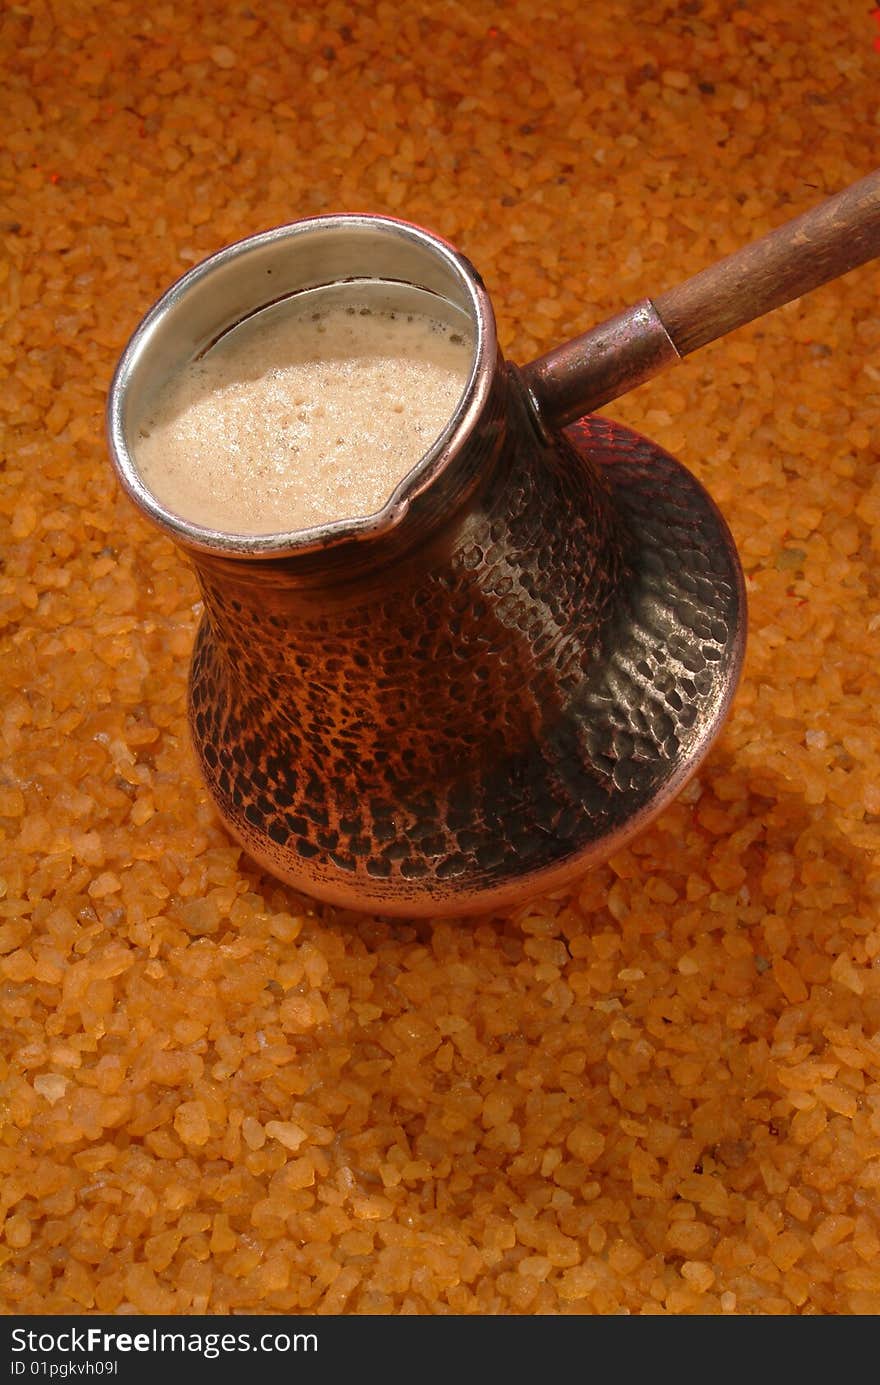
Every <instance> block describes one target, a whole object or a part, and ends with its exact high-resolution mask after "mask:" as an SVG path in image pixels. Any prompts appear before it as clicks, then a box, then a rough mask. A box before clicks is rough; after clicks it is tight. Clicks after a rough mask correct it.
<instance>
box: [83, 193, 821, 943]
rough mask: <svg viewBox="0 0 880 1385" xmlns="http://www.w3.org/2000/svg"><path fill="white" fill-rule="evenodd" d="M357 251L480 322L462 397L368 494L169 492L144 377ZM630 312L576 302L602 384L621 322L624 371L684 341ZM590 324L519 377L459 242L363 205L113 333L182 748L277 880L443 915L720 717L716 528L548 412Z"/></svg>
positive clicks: (245, 257) (633, 801)
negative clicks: (182, 678)
mask: <svg viewBox="0 0 880 1385" xmlns="http://www.w3.org/2000/svg"><path fill="white" fill-rule="evenodd" d="M370 277H374V278H377V279H382V280H386V281H388V280H401V281H404V282H406V283H409V284H416V285H418V286H420V287H421V288H423V289H425V290H427V291H428V292H431V293H437V294H440V295H441V296H443V297H444V298H446V299H447V300H448V301H449V302H452V303H453V304H456V305H457V306H458V307H459V308H460V309H461V310H462V311H464V312H466V313H467V315H468V317H469V318H470V320H471V323H472V325H473V328H474V335H475V347H474V364H473V370H472V373H471V378H470V381H469V384H468V386H467V388H466V390H465V393H464V395H463V397H462V400H461V403H460V404H459V407H458V409H457V410H456V412H455V415H454V416H453V418H452V419H451V420H450V423H449V426H448V427H447V428H446V430H445V431H444V433H443V434H442V435H441V437H440V438H439V439H438V441H437V443H436V444H435V445H434V447H433V448H432V449H431V450H430V451H429V452H428V453H427V454H426V456H425V457H424V458H423V459H422V461H421V462H420V463H419V464H418V465H417V466H416V467H415V468H414V469H413V471H412V472H410V473H409V475H408V476H407V477H406V478H404V480H403V481H402V482H401V484H400V485H399V486H398V488H397V490H396V491H395V492H394V494H393V495H392V496H391V498H390V499H389V501H388V504H387V505H386V506H385V507H384V508H383V510H382V511H380V512H379V513H378V514H377V515H373V516H370V517H368V518H366V519H357V520H351V521H345V522H340V523H338V524H333V525H328V526H326V527H325V528H323V529H314V530H306V531H300V532H294V533H286V534H284V533H281V534H274V535H261V536H256V537H254V536H243V535H234V534H220V533H216V532H212V531H209V530H206V529H202V528H200V527H199V526H197V525H193V524H191V523H188V522H187V521H185V520H182V519H181V518H180V517H179V516H177V515H174V514H172V513H169V512H168V511H166V510H164V509H163V508H162V507H161V505H159V503H158V502H157V501H156V500H155V498H154V497H153V496H151V495H150V493H149V491H148V490H147V489H146V487H145V486H144V485H143V482H142V481H141V479H140V477H139V475H138V473H137V468H136V465H135V463H134V459H133V452H134V450H135V443H134V440H135V439H136V434H137V428H138V423H139V419H140V418H141V417H142V416H143V412H144V409H145V408H146V406H147V403H148V402H149V398H150V393H151V389H153V388H154V386H155V383H156V379H157V377H159V378H161V377H163V376H164V377H165V378H167V374H168V372H170V371H172V370H174V369H176V368H177V367H178V366H179V365H181V364H183V363H184V362H185V361H186V360H188V359H191V358H192V356H193V355H196V354H198V353H199V352H201V351H203V350H205V349H207V348H208V347H209V346H210V344H211V342H212V341H214V340H216V338H217V336H218V335H219V334H220V333H221V332H222V331H223V330H225V329H226V328H228V327H229V326H230V325H232V324H234V323H235V322H237V321H239V320H241V318H242V317H243V316H245V315H247V313H248V312H249V311H252V310H253V308H254V307H255V306H259V305H260V304H265V303H267V302H269V301H271V300H272V299H277V297H279V296H283V295H285V294H287V293H290V292H294V291H304V290H307V289H309V288H310V287H313V286H315V285H318V284H322V283H327V282H336V281H339V280H354V281H357V280H359V279H363V278H370ZM826 277H827V276H826ZM640 315H641V316H640ZM623 319H626V320H623ZM623 319H622V320H621V321H618V320H613V321H612V324H611V325H610V327H609V325H608V324H606V325H605V326H604V327H603V328H600V329H597V338H596V339H597V340H601V341H602V342H604V343H606V344H607V343H609V342H610V343H611V345H610V346H607V345H606V346H605V348H604V349H605V359H604V360H603V359H602V354H601V350H600V351H598V352H594V353H593V356H592V358H591V359H592V364H593V365H594V366H598V369H597V371H594V375H595V376H597V378H598V379H599V381H600V384H599V386H598V388H599V389H605V390H606V392H607V388H608V379H609V378H613V379H614V382H615V383H614V385H613V390H614V391H616V392H617V393H620V392H621V389H622V388H625V387H626V380H627V367H626V363H625V354H626V352H625V349H624V347H623V346H622V345H621V342H622V340H623V339H624V338H628V339H629V341H630V343H631V347H632V361H633V364H632V365H631V367H630V369H629V378H630V379H631V380H632V381H634V382H636V383H637V380H638V378H646V377H647V374H650V373H652V372H653V371H654V370H656V369H658V368H660V367H662V366H663V365H664V364H667V363H669V361H670V360H672V359H677V357H678V352H677V348H676V346H675V343H674V342H673V341H672V339H671V337H670V335H669V333H668V332H667V330H666V327H665V325H664V323H663V322H662V321H661V320H660V318H659V316H658V314H657V313H656V311H655V309H654V306H653V305H652V304H650V303H646V304H645V305H637V307H636V309H634V310H631V312H630V314H625V315H623ZM634 323H635V326H634ZM621 334H622V335H621ZM588 340H589V339H588V338H583V339H580V341H579V343H575V344H571V345H572V346H573V347H575V348H576V349H575V350H569V353H568V355H567V356H566V354H565V348H563V349H561V351H560V353H551V354H550V356H548V357H546V358H543V360H542V361H541V362H535V363H533V364H532V366H530V367H527V368H526V370H525V371H524V372H523V373H522V374H521V373H520V372H519V371H518V370H517V369H516V368H515V367H512V366H509V365H508V364H506V363H505V362H504V360H503V359H502V357H501V355H500V353H499V350H498V346H497V341H496V337H495V326H494V318H493V314H492V309H491V304H490V303H489V300H488V297H487V295H486V293H485V289H484V288H483V286H482V283H481V281H480V279H479V276H478V275H477V273H476V272H475V271H474V270H473V268H472V266H470V265H469V264H468V262H467V261H466V260H464V259H463V257H461V256H460V255H459V254H458V253H457V252H456V251H455V250H454V249H453V247H451V246H449V245H447V244H446V243H445V242H443V241H441V240H439V239H438V238H437V237H434V236H431V235H430V234H429V233H427V232H425V231H423V230H421V229H420V228H418V227H413V226H410V225H408V224H407V223H402V222H397V221H392V220H389V219H385V218H378V217H335V218H315V219H313V220H312V221H306V222H300V223H295V224H294V225H293V226H291V227H283V228H280V229H279V230H278V231H275V232H269V233H266V234H265V235H263V236H257V237H253V238H250V239H249V240H248V241H245V242H241V243H239V245H238V246H233V247H230V248H229V249H228V250H226V251H222V252H221V253H220V254H219V255H217V256H215V257H213V259H212V260H209V261H207V262H206V263H205V264H204V265H202V266H198V267H197V268H196V269H195V270H193V271H191V272H190V274H189V275H187V276H185V278H184V279H183V280H182V281H181V282H180V283H179V284H178V285H176V286H174V288H173V289H172V290H170V291H169V293H168V294H167V295H166V296H165V298H163V299H162V300H161V301H160V303H159V304H158V305H157V306H156V308H155V309H154V310H153V311H152V313H151V314H149V315H148V317H147V318H146V319H145V320H144V323H143V324H142V325H141V327H140V328H139V329H138V332H137V333H135V336H134V337H133V338H132V341H131V343H130V344H129V347H128V349H127V352H126V354H125V356H124V357H123V359H122V361H121V363H120V366H119V369H118V371H117V375H116V377H115V380H114V385H113V389H112V391H111V401H110V438H111V450H112V453H113V457H114V461H115V464H116V466H117V470H118V472H119V475H120V477H121V479H122V482H123V484H124V485H125V487H126V488H127V490H128V491H129V493H130V495H131V496H132V497H133V499H134V500H135V501H136V502H137V503H138V505H139V506H140V507H141V508H142V509H143V510H144V511H145V512H146V513H147V514H148V515H149V516H150V517H151V518H152V519H153V520H154V521H155V522H157V523H159V524H160V525H162V526H163V527H164V528H165V529H167V530H168V531H169V532H170V533H171V534H172V535H173V537H174V538H175V540H176V542H177V543H178V544H179V545H180V546H181V547H182V548H183V549H184V551H185V552H186V553H187V554H188V556H189V557H190V559H191V561H192V562H193V564H194V567H195V571H196V574H197V577H198V580H199V584H200V586H201V590H202V592H203V595H204V617H203V620H202V623H201V627H200V629H199V633H198V637H197V641H196V647H195V652H194V656H193V661H192V669H191V684H190V716H191V728H192V734H193V740H194V744H195V748H196V752H197V754H198V757H199V761H200V764H201V768H202V772H203V774H204V776H205V780H206V782H207V785H208V787H209V789H210V791H211V794H212V795H213V797H214V800H215V801H216V804H217V806H218V809H219V811H220V813H221V815H222V817H223V819H224V820H225V822H226V823H227V825H228V826H229V828H230V829H231V830H232V832H233V833H234V834H235V835H236V836H237V837H238V838H239V840H240V841H241V842H242V843H243V844H244V846H245V847H246V849H247V850H248V852H249V853H250V854H251V855H252V856H253V857H254V858H255V859H256V860H258V861H259V862H261V863H262V864H263V865H265V866H266V867H267V868H268V869H269V870H270V871H271V872H273V873H274V874H275V875H277V876H278V877H280V878H281V879H283V880H286V881H288V882H289V883H291V884H292V885H294V886H296V887H297V888H298V889H301V890H303V891H305V892H306V893H308V894H310V895H312V896H314V897H316V898H319V899H324V900H328V901H331V902H333V903H336V904H339V905H342V906H345V907H349V908H354V909H360V910H373V911H376V912H378V913H384V914H401V915H408V916H417V915H434V916H437V915H444V914H445V915H457V914H467V913H474V912H483V911H486V910H490V909H492V908H496V907H507V906H509V905H510V904H512V903H515V902H516V901H518V900H520V899H524V898H527V897H528V896H530V895H533V894H536V893H538V892H542V891H546V890H550V889H554V888H557V887H560V886H562V885H564V884H565V883H566V882H567V881H568V880H570V879H571V878H572V877H573V876H575V875H576V874H577V873H578V872H580V871H582V870H583V869H585V868H586V867H587V866H589V865H591V864H594V863H596V862H597V861H599V860H602V859H605V858H606V857H607V856H608V855H609V854H610V853H611V852H613V851H614V850H616V849H617V848H619V847H620V846H621V845H622V844H623V843H624V842H625V841H627V840H628V839H629V838H630V837H632V836H633V834H635V833H636V832H638V831H640V830H641V829H642V827H643V826H644V825H645V824H646V823H647V822H648V821H649V820H650V818H651V817H652V816H653V815H654V814H656V813H657V812H658V811H660V809H661V808H662V807H663V806H664V804H666V803H667V802H668V801H669V800H670V799H671V798H672V797H673V796H674V795H675V794H676V793H677V792H678V790H679V789H680V788H681V787H682V785H683V783H684V782H685V780H686V779H687V777H688V776H689V775H690V774H691V773H692V772H693V770H694V769H695V768H696V766H697V765H698V764H699V763H700V761H701V760H702V758H703V757H704V756H705V754H706V752H707V750H708V748H709V746H710V745H711V743H712V741H713V739H714V737H715V736H716V734H717V732H718V731H719V729H720V727H721V725H722V724H723V721H724V718H725V715H726V713H727V711H728V708H729V705H730V701H731V698H732V695H733V692H734V690H735V687H736V683H737V679H738V677H739V673H740V669H741V664H742V657H743V648H744V638H745V600H744V590H743V580H742V573H741V569H740V564H739V561H738V558H737V554H736V550H735V547H734V544H733V541H732V539H731V536H730V533H729V530H728V528H727V526H726V524H725V522H724V520H723V518H722V517H721V515H720V513H719V511H718V510H717V508H716V506H715V505H714V503H713V502H712V500H711V499H710V497H709V496H708V495H707V494H706V492H705V490H704V489H703V488H702V486H701V485H700V484H699V483H698V482H697V481H696V480H695V478H694V477H693V476H692V475H691V474H690V473H689V472H687V471H686V470H685V468H684V467H682V466H681V464H680V463H679V462H677V461H676V460H675V459H674V458H673V457H670V456H669V455H668V454H666V453H665V452H663V451H662V450H661V449H660V448H658V447H656V446H655V445H654V444H653V443H651V442H649V441H648V440H646V439H644V438H641V437H639V436H637V435H636V434H635V433H633V432H631V431H629V430H628V429H626V428H623V427H621V426H619V425H616V424H613V423H611V422H609V421H607V420H605V419H601V418H598V417H587V418H582V419H580V420H579V421H577V422H575V423H574V424H573V425H571V426H566V427H563V426H560V425H561V424H565V423H566V422H568V421H569V420H570V419H571V418H572V417H573V416H574V414H576V412H577V408H576V406H575V405H573V403H572V399H573V398H576V397H577V381H578V380H580V381H581V386H582V389H581V394H582V395H589V393H590V389H593V393H594V394H595V388H594V384H595V381H594V383H593V385H591V384H590V382H589V379H588V377H589V374H590V372H589V370H588V369H587V368H586V367H585V365H584V349H583V343H584V342H587V341H588ZM572 376H574V377H575V386H574V394H573V387H572ZM560 400H562V401H563V402H562V403H560V402H559V401H560Z"/></svg>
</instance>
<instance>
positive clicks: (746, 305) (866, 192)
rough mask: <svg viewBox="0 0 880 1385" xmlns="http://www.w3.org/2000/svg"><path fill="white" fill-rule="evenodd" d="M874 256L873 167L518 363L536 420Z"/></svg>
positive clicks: (563, 419) (555, 415) (590, 398)
mask: <svg viewBox="0 0 880 1385" xmlns="http://www.w3.org/2000/svg"><path fill="white" fill-rule="evenodd" d="M877 256H880V170H877V171H876V172H874V173H869V174H868V176H867V177H866V178H862V179H861V180H860V181H859V182H858V183H853V185H852V187H849V188H846V189H845V190H844V191H843V192H839V193H837V194H836V195H835V196H834V197H829V198H828V200H827V201H826V202H822V203H821V204H820V205H819V206H818V207H814V208H813V210H812V211H809V212H805V213H804V214H803V216H798V217H795V219H794V221H788V222H786V224H785V225H784V226H779V227H778V228H777V229H776V230H775V231H771V232H770V233H769V235H766V236H763V237H762V238H761V240H758V241H755V242H754V244H752V245H747V246H746V247H745V249H744V250H737V251H736V252H735V253H734V254H733V255H728V256H727V258H726V259H723V260H719V261H718V263H717V264H714V265H712V266H711V267H710V268H709V269H704V270H703V271H702V272H701V273H700V274H695V275H694V277H693V279H687V280H685V282H684V283H683V284H679V285H678V287H677V288H674V289H669V291H668V292H667V293H664V294H661V296H660V297H659V298H655V299H653V300H652V299H650V298H645V299H643V300H642V301H641V302H640V303H636V304H634V306H633V307H632V308H629V309H627V310H626V311H625V312H622V313H618V314H617V315H616V316H615V317H612V318H609V319H608V321H607V322H600V323H599V325H598V326H597V327H593V328H592V330H591V331H589V332H585V333H584V335H583V336H581V337H575V338H574V340H573V341H569V342H564V343H563V344H562V346H557V347H556V348H555V349H554V350H553V351H548V352H547V354H546V355H545V356H539V357H538V359H537V360H535V361H532V362H531V363H530V364H529V365H526V366H523V368H522V370H521V375H522V380H523V384H524V385H525V388H526V392H527V394H528V396H529V398H530V399H531V402H532V407H533V409H534V411H535V413H536V415H537V416H538V418H539V420H541V421H542V423H543V424H544V425H545V426H549V427H557V428H563V427H565V425H566V424H568V423H572V422H573V421H574V420H575V419H576V418H580V417H581V415H583V414H588V413H592V412H593V410H594V409H600V408H601V407H602V405H603V404H610V403H611V401H612V399H618V398H619V397H620V395H622V394H625V393H626V392H627V390H631V389H635V387H636V385H641V384H642V383H643V382H644V381H645V380H650V378H651V376H652V375H656V374H657V372H658V371H661V370H665V368H666V367H667V366H668V365H672V364H673V363H674V362H675V361H677V360H680V358H681V357H682V356H687V355H689V353H690V352H691V351H696V350H697V347H699V346H705V345H706V344H707V342H710V341H715V339H716V338H717V337H723V336H724V334H725V333H726V332H732V331H733V330H734V328H736V327H742V326H743V325H744V324H745V323H746V322H751V321H753V319H754V318H756V317H761V316H762V315H763V314H764V313H769V312H771V311H772V310H773V309H774V308H779V307H781V306H782V304H783V303H790V302H791V300H792V299H793V298H799V297H800V296H801V294H802V293H809V291H810V290H811V289H816V288H818V287H819V285H820V284H827V283H828V280H829V279H836V278H838V277H839V276H840V275H841V274H847V273H848V272H849V271H850V270H851V269H856V268H857V266H858V265H861V264H865V263H866V261H868V260H873V259H875V258H876V257H877Z"/></svg>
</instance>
